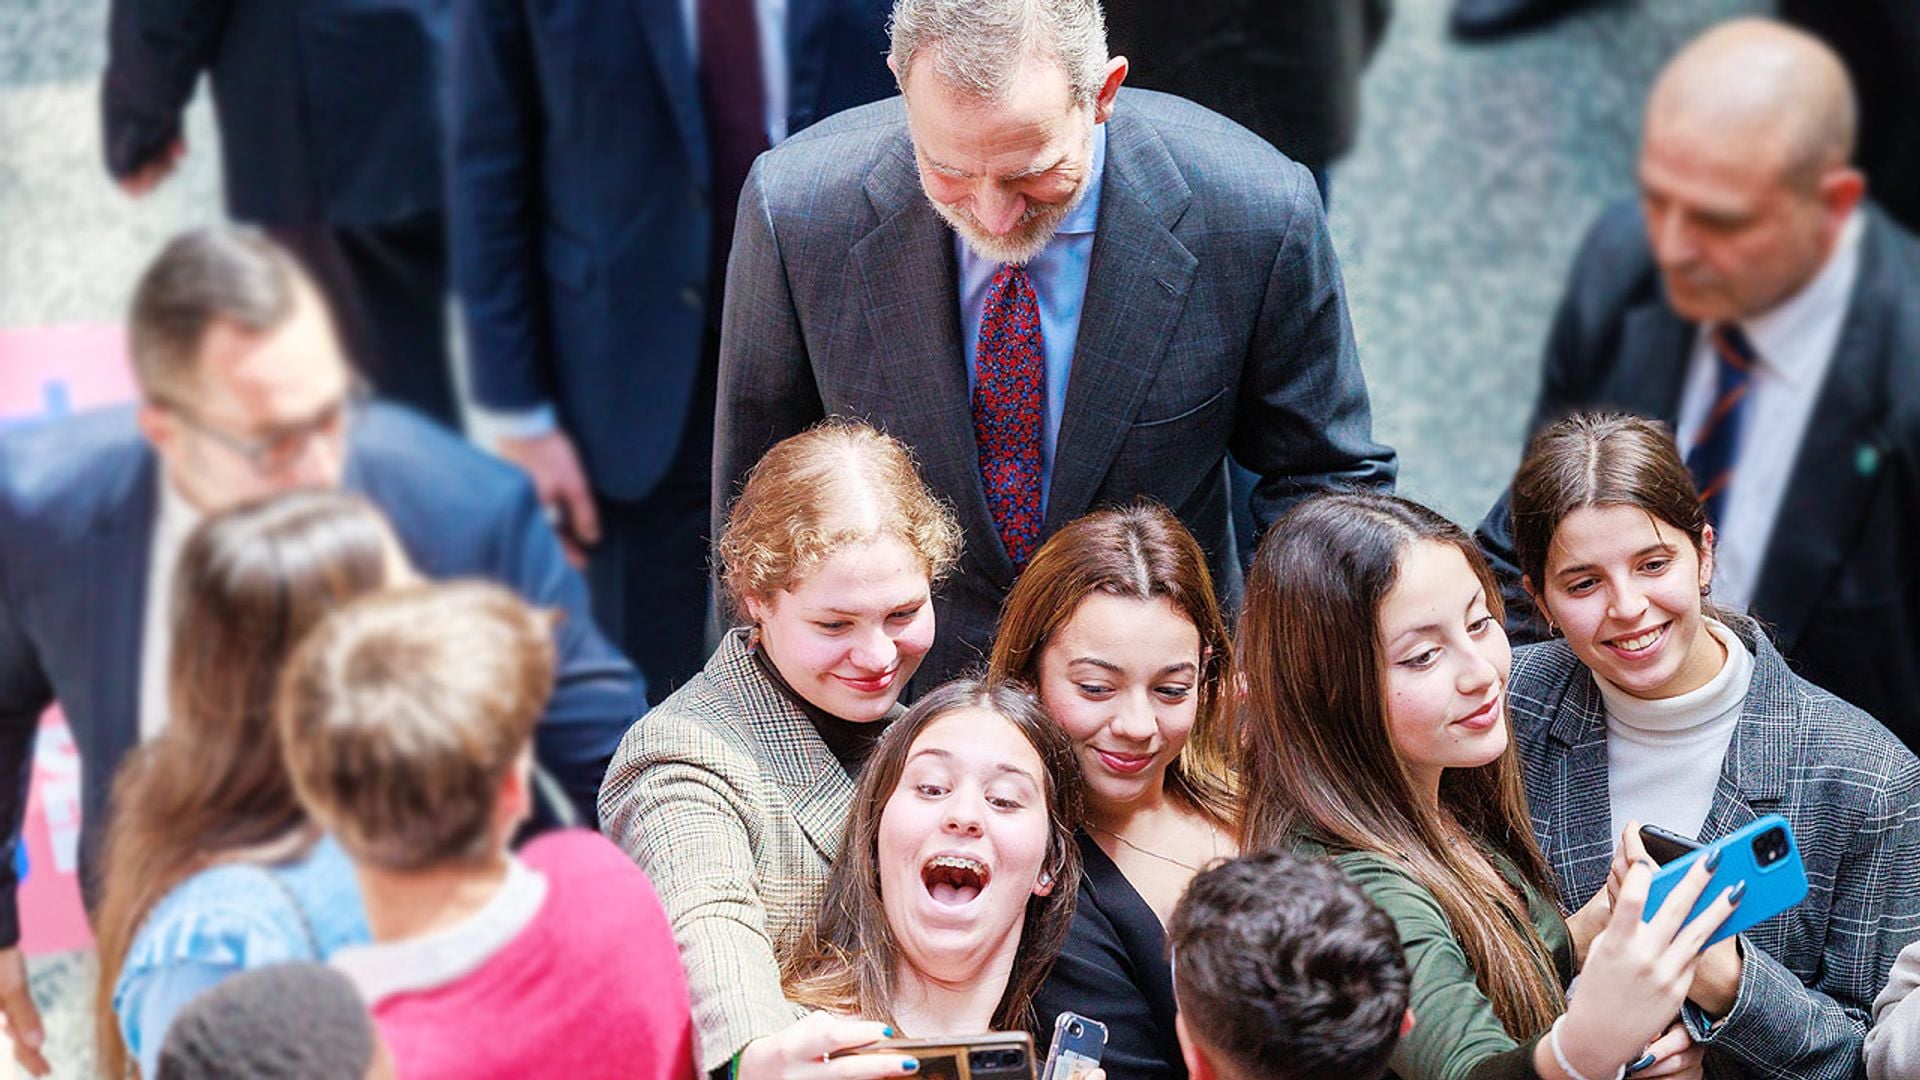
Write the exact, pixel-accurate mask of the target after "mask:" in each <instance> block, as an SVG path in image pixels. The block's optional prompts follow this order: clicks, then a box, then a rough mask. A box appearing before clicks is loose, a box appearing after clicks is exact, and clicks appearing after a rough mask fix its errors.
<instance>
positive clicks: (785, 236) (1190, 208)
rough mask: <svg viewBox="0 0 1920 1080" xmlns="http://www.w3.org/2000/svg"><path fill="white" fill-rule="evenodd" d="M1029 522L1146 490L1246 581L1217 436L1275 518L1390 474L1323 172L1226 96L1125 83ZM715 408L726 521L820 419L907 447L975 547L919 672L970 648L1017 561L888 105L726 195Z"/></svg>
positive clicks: (954, 291) (926, 677)
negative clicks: (984, 481)
mask: <svg viewBox="0 0 1920 1080" xmlns="http://www.w3.org/2000/svg"><path fill="white" fill-rule="evenodd" d="M1101 177H1102V179H1101V188H1100V213H1099V218H1098V221H1097V222H1096V224H1095V232H1094V240H1093V253H1092V261H1091V262H1090V264H1089V266H1088V271H1087V291H1086V302H1085V306H1084V308H1083V310H1082V312H1081V315H1080V322H1079V338H1078V341H1077V343H1076V344H1075V346H1074V354H1073V363H1072V372H1071V374H1070V375H1069V377H1068V380H1067V382H1068V384H1067V390H1066V404H1065V407H1064V410H1063V415H1062V416H1061V420H1060V434H1059V439H1058V442H1057V445H1056V447H1055V451H1054V464H1053V480H1052V484H1051V486H1050V487H1049V488H1048V492H1047V499H1046V516H1045V519H1044V521H1043V522H1042V524H1041V532H1042V536H1043V538H1044V537H1045V536H1050V535H1052V534H1053V533H1054V532H1056V531H1057V530H1058V529H1059V528H1060V527H1061V526H1062V525H1064V524H1066V523H1067V522H1069V521H1072V520H1073V519H1075V518H1077V517H1080V516H1081V515H1083V514H1085V513H1087V512H1088V511H1090V510H1094V509H1097V508H1099V507H1102V506H1110V505H1114V504H1122V503H1131V502H1133V501H1134V500H1136V499H1139V498H1142V497H1146V498H1151V499H1155V500H1158V501H1159V502H1161V503H1163V504H1164V505H1165V506H1166V507H1167V508H1168V509H1169V510H1171V511H1173V513H1174V514H1175V515H1177V516H1178V517H1179V518H1180V520H1181V521H1182V522H1183V523H1185V524H1186V526H1187V528H1188V529H1190V530H1191V531H1192V532H1193V535H1194V538H1195V539H1197V540H1198V541H1199V542H1200V546H1201V548H1202V549H1204V550H1205V551H1206V553H1207V559H1208V563H1209V566H1210V568H1211V570H1212V571H1213V575H1214V581H1215V583H1216V585H1217V586H1218V587H1219V589H1220V593H1221V595H1222V596H1224V597H1227V598H1228V599H1229V601H1230V602H1231V601H1233V600H1234V599H1236V598H1237V597H1238V596H1239V592H1240V564H1239V561H1238V559H1236V558H1235V548H1234V542H1235V538H1234V536H1233V530H1232V525H1231V523H1230V520H1229V515H1228V497H1227V479H1226V475H1227V474H1226V469H1225V461H1226V456H1227V452H1228V450H1229V449H1231V450H1232V452H1233V455H1234V457H1235V458H1236V459H1237V460H1238V461H1239V462H1240V463H1241V464H1243V465H1245V466H1246V467H1247V468H1249V469H1252V470H1253V471H1254V472H1256V473H1258V474H1259V475H1260V477H1261V480H1260V483H1259V485H1258V487H1257V488H1256V489H1255V491H1254V495H1253V510H1254V519H1255V521H1256V523H1257V524H1259V525H1261V526H1264V525H1265V524H1267V523H1268V522H1271V521H1272V520H1273V519H1275V518H1277V517H1279V516H1280V514H1281V513H1282V512H1283V511H1285V510H1286V509H1287V507H1288V506H1290V505H1292V504H1293V503H1294V502H1295V501H1297V500H1299V499H1301V498H1303V497H1305V496H1307V495H1310V494H1313V493H1315V492H1318V491H1324V490H1326V489H1329V488H1339V487H1361V488H1371V487H1381V488H1385V487H1391V486H1392V483H1393V477H1394V456H1393V451H1392V450H1389V449H1388V448H1386V447H1384V446H1381V445H1380V444H1378V443H1376V442H1374V441H1373V437H1372V422H1371V419H1370V416H1371V414H1370V413H1369V411H1368V405H1367V388H1366V382H1365V380H1364V379H1363V378H1362V375H1361V371H1360V362H1359V358H1358V356H1357V354H1356V352H1355V348H1354V341H1353V329H1352V326H1351V325H1350V323H1349V322H1348V319H1347V301H1346V293H1345V290H1344V287H1343V286H1342V284H1341V281H1340V267H1339V264H1338V262H1337V261H1336V260H1335V258H1334V251H1333V242H1332V239H1331V237H1330V236H1329V235H1328V233H1327V223H1326V217H1325V215H1324V214H1323V213H1322V212H1321V209H1320V199H1319V195H1318V194H1317V193H1316V192H1315V189H1314V184H1313V177H1312V176H1311V175H1309V174H1308V172H1307V170H1305V169H1303V168H1301V167H1300V166H1299V165H1296V164H1294V163H1293V162H1291V161H1288V160H1287V159H1286V158H1284V157H1282V156H1281V155H1280V153H1279V152H1278V151H1276V150H1274V149H1273V147H1271V146H1269V145H1267V144H1266V143H1264V142H1262V141H1261V140H1260V139H1258V138H1257V137H1255V136H1254V135H1253V134H1252V133H1251V132H1249V131H1247V130H1246V129H1245V128H1242V127H1240V126H1238V125H1236V124H1234V123H1232V122H1231V121H1229V120H1227V119H1226V118H1225V117H1222V116H1220V115H1218V114H1216V113H1211V112H1208V111H1207V110H1205V109H1203V108H1201V107H1199V106H1198V105H1194V104H1192V103H1191V102H1187V101H1182V100H1180V99H1179V98H1175V97H1169V96H1167V95H1165V94H1155V93H1150V92H1148V91H1144V90H1122V91H1121V92H1120V100H1119V103H1118V105H1117V106H1116V109H1115V111H1114V114H1113V118H1112V119H1111V120H1109V121H1108V122H1107V157H1106V166H1105V169H1104V171H1103V172H1102V174H1101ZM734 237H735V239H734V244H733V254H732V258H731V261H730V262H729V263H728V268H727V299H726V312H725V318H724V320H723V324H722V328H721V333H720V374H719V405H718V409H717V412H716V413H715V435H714V470H713V483H714V489H713V495H714V500H713V521H714V525H715V529H716V532H717V530H718V527H719V525H720V523H721V522H723V521H724V520H725V513H726V506H727V503H728V501H729V500H730V499H731V497H732V495H733V494H734V492H735V491H737V490H738V487H737V485H738V484H739V482H740V479H741V477H742V476H743V475H744V474H745V473H746V471H747V470H748V469H749V468H751V467H752V466H753V464H754V463H755V462H757V461H759V460H760V457H761V455H762V454H764V453H765V452H766V450H767V448H768V447H770V446H772V445H773V444H774V443H776V442H778V441H780V440H781V439H784V438H786V437H787V436H789V435H793V434H796V433H798V432H800V431H801V430H803V429H805V428H806V427H807V426H808V425H809V424H812V423H814V422H815V421H818V420H820V419H822V418H823V417H826V416H831V415H842V416H855V417H860V418H863V419H865V420H867V421H869V422H871V423H873V424H875V425H877V426H879V427H881V428H882V429H884V430H886V431H887V432H888V433H890V434H892V435H893V436H894V437H896V438H898V439H900V440H901V441H902V442H904V443H906V444H907V445H908V446H910V447H912V448H913V450H914V452H915V454H917V455H918V457H919V460H920V466H921V471H922V473H923V475H924V476H925V478H926V481H927V485H928V486H929V487H930V488H932V489H933V490H934V491H935V492H936V493H937V494H939V496H940V497H941V498H943V499H945V500H946V501H948V502H949V503H951V504H952V505H953V507H954V510H955V512H956V514H957V515H958V517H959V519H960V524H961V526H962V528H964V529H965V530H966V537H967V543H966V549H965V551H963V552H962V553H961V557H960V566H959V568H958V570H957V572H956V573H955V574H954V575H953V578H952V579H951V580H950V581H949V583H948V584H947V586H946V588H944V589H942V590H941V592H940V594H939V595H937V596H936V597H934V606H935V608H936V610H937V613H938V616H939V620H940V636H939V637H938V638H937V639H936V640H935V641H934V645H933V650H932V651H931V652H930V653H928V655H927V659H926V661H925V662H924V663H923V664H922V665H921V667H920V672H919V674H918V676H917V677H916V679H915V685H916V687H919V686H931V685H933V684H935V683H938V682H940V681H941V680H943V679H946V678H948V677H950V676H952V675H954V674H955V673H957V672H959V671H960V670H962V669H964V668H967V667H969V666H972V665H975V664H978V663H980V662H981V661H982V660H983V659H984V657H985V654H986V649H987V647H988V645H990V644H991V643H992V641H993V634H994V625H995V622H996V621H997V619H998V616H999V612H1000V604H1001V601H1002V600H1003V599H1004V598H1005V596H1006V593H1007V590H1008V589H1009V588H1010V587H1011V586H1012V584H1013V579H1014V565H1013V562H1012V560H1011V559H1009V558H1008V557H1007V553H1006V550H1005V548H1003V547H1002V546H1001V543H1000V538H999V534H998V532H997V531H996V530H995V529H994V526H993V517H992V514H991V512H990V511H989V510H988V509H987V499H986V495H985V493H984V491H983V490H982V486H981V480H980V462H979V455H978V453H977V451H976V448H975V443H974V434H973V411H972V404H971V400H970V398H969V396H968V391H967V359H966V353H965V349H964V347H963V346H962V344H961V341H962V335H961V328H960V300H959V291H958V287H957V286H956V284H955V280H956V275H957V270H956V268H955V258H954V249H953V232H952V230H950V229H949V228H948V227H947V225H946V223H945V222H943V221H942V220H941V219H940V217H939V215H937V214H936V213H935V212H934V210H933V206H932V204H931V203H929V202H928V200H927V196H926V193H925V192H924V191H923V190H922V189H921V186H920V176H919V173H918V171H917V170H916V168H915V165H914V151H913V142H912V140H911V138H910V137H909V135H908V132H907V121H906V110H905V108H904V107H903V106H902V105H901V102H900V99H898V98H893V99H890V100H887V101H881V102H876V103H874V104H872V105H867V106H863V107H861V108H858V109H850V110H848V111H846V112H843V113H841V114H839V115H838V116H835V117H832V118H830V119H828V120H824V121H821V122H820V123H818V124H816V125H814V126H813V127H811V128H808V129H807V130H806V131H804V132H801V133H800V134H799V135H796V136H794V137H793V138H791V139H788V140H787V141H786V142H784V143H782V144H780V146H778V147H776V148H775V149H773V150H771V151H769V152H767V153H765V154H762V155H761V156H760V159H759V161H757V162H756V163H755V164H754V167H753V172H752V175H750V176H749V177H748V178H747V184H746V188H745V190H744V191H742V193H741V195H740V213H739V218H738V224H737V226H736V230H735V233H734Z"/></svg>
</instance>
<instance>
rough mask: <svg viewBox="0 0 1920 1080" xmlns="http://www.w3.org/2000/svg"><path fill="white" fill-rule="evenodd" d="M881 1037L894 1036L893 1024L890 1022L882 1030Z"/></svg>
mask: <svg viewBox="0 0 1920 1080" xmlns="http://www.w3.org/2000/svg"><path fill="white" fill-rule="evenodd" d="M880 1037H881V1038H883V1039H891V1038H893V1025H892V1024H888V1025H887V1026H886V1027H885V1028H884V1029H882V1030H881V1032H880Z"/></svg>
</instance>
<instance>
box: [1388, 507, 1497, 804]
mask: <svg viewBox="0 0 1920 1080" xmlns="http://www.w3.org/2000/svg"><path fill="white" fill-rule="evenodd" d="M1379 621H1380V647H1381V649H1382V654H1381V655H1382V656H1383V657H1384V659H1385V663H1386V690H1387V726H1388V728H1389V730H1390V731H1391V733H1392V736H1393V746H1394V750H1395V751H1396V752H1397V753H1398V754H1399V755H1400V760H1401V761H1403V762H1405V763H1406V765H1407V767H1408V770H1409V771H1410V772H1411V773H1412V774H1413V776H1414V777H1415V779H1416V781H1417V782H1418V783H1419V784H1420V785H1421V790H1424V791H1430V792H1434V793H1437V792H1438V791H1439V788H1440V774H1441V772H1442V771H1444V770H1446V769H1473V768H1478V767H1480V766H1482V765H1485V764H1487V763H1488V762H1491V761H1493V760H1495V759H1497V758H1498V757H1499V756H1500V755H1501V754H1502V753H1504V752H1505V751H1506V749H1507V715H1506V689H1507V675H1508V673H1509V672H1510V671H1511V670H1512V667H1513V653H1512V652H1511V651H1510V650H1509V649H1508V647H1507V633H1506V631H1505V630H1504V629H1502V628H1501V626H1500V620H1498V619H1496V618H1494V617H1493V612H1492V609H1491V608H1489V607H1488V605H1487V592H1486V588H1485V587H1484V586H1483V585H1482V584H1481V583H1480V578H1479V577H1478V576H1477V575H1475V574H1474V572H1473V568H1472V567H1471V566H1469V565H1468V564H1467V559H1466V556H1465V555H1462V554H1461V553H1460V549H1459V548H1456V547H1454V546H1453V545H1452V544H1442V543H1435V542H1432V541H1422V542H1420V543H1417V544H1415V545H1413V546H1412V547H1410V548H1408V549H1407V551H1406V553H1405V554H1403V555H1402V556H1401V557H1400V580H1399V581H1398V582H1397V583H1395V585H1394V587H1393V589H1392V591H1390V592H1388V593H1387V595H1386V597H1385V599H1383V600H1382V601H1381V602H1380V620H1379Z"/></svg>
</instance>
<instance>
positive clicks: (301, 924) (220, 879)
mask: <svg viewBox="0 0 1920 1080" xmlns="http://www.w3.org/2000/svg"><path fill="white" fill-rule="evenodd" d="M367 940H369V935H368V932H367V913H366V909H365V907H364V906H362V904H361V902H360V885H359V882H358V881H357V880H356V879H355V878H354V876H353V863H352V862H351V861H350V860H349V859H348V858H347V855H346V852H344V851H342V850H340V845H339V844H337V843H335V842H334V840H333V838H332V837H322V838H321V839H320V840H319V841H317V842H316V843H315V844H314V845H313V847H311V848H310V849H308V851H307V853H306V854H305V856H303V857H302V858H299V859H296V860H294V861H292V862H287V863H280V864H277V865H271V866H269V865H263V864H259V863H240V862H234V863H223V864H221V865H219V866H213V867H209V868H207V869H205V870H202V871H200V872H199V873H197V874H195V875H193V876H192V877H190V878H188V879H186V880H185V881H183V882H181V883H180V884H178V885H176V886H174V887H173V890H172V891H171V892H169V893H167V895H166V896H164V897H162V898H161V900H160V902H159V903H158V904H156V905H154V908H153V910H152V911H151V912H149V913H148V914H147V918H146V921H145V922H143V923H141V924H140V932H139V933H138V934H136V935H134V939H133V944H132V945H130V946H129V947H128V949H127V958H126V961H125V963H124V964H122V965H121V968H120V978H119V979H118V981H116V982H115V983H114V987H113V1012H114V1015H115V1016H117V1017H118V1018H119V1020H120V1035H121V1037H122V1038H123V1039H125V1040H126V1044H127V1050H128V1052H129V1053H130V1054H131V1055H132V1056H133V1057H134V1058H135V1059H136V1060H138V1061H139V1062H140V1074H141V1075H142V1076H156V1075H158V1074H159V1073H158V1070H159V1063H160V1047H161V1045H162V1044H163V1043H164V1042H165V1041H166V1037H167V1028H168V1027H169V1026H171V1025H172V1024H173V1018H174V1017H175V1016H178V1015H179V1013H180V1010H181V1009H183V1008H185V1007H186V1005H187V1003H188V1002H189V1001H192V1000H193V999H194V998H195V997H196V996H198V995H199V994H200V993H201V992H203V991H205V990H207V989H209V988H211V987H212V986H213V985H214V984H216V983H218V982H220V981H221V980H222V979H225V978H227V977H228V976H230V975H235V974H238V973H240V972H242V971H251V970H253V969H254V968H261V967H266V966H267V965H268V964H278V963H284V962H287V961H293V960H310V961H322V960H325V959H327V958H328V957H329V956H331V955H333V953H334V951H335V950H337V949H340V948H341V947H343V946H346V945H358V944H364V943H365V942H366V941H367Z"/></svg>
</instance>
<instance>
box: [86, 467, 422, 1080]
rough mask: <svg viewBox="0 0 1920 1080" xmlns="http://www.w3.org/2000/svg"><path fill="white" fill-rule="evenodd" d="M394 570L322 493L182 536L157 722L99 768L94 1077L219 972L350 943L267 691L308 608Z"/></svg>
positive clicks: (146, 1040) (351, 888)
mask: <svg viewBox="0 0 1920 1080" xmlns="http://www.w3.org/2000/svg"><path fill="white" fill-rule="evenodd" d="M411 576H412V570H411V569H410V568H409V567H408V566H407V562H406V556H405V555H402V554H401V553H400V547H399V541H397V540H395V539H394V536H393V533H392V532H391V531H389V530H388V528H387V526H386V523H385V522H384V521H382V520H381V519H380V515H379V513H378V512H376V511H375V510H373V509H372V508H371V507H369V506H368V505H367V504H365V503H364V502H361V501H360V500H359V499H357V498H354V497H352V496H350V495H342V494H338V493H335V492H320V491H298V492H289V493H287V494H285V495H278V496H273V497H271V498H269V499H267V500H265V501H263V502H257V503H247V504H243V505H241V506H238V507H235V508H234V509H232V510H227V511H224V512H222V513H219V514H216V515H214V516H212V517H210V518H208V519H207V520H206V521H204V522H202V523H201V525H200V527H199V528H197V529H195V530H194V533H193V535H192V536H191V537H190V538H189V539H188V541H187V545H186V548H185V550H183V551H182V552H181V555H180V567H179V571H178V575H177V580H176V586H177V587H176V588H175V589H174V590H173V598H172V602H171V605H170V606H171V609H172V611H173V619H172V621H173V625H174V634H173V640H174V641H175V642H176V643H177V645H176V647H175V648H174V650H173V655H172V658H171V662H170V665H169V666H170V670H169V672H168V679H167V688H168V695H169V698H170V700H171V702H172V710H171V712H172V720H171V722H170V723H169V724H168V725H167V726H166V728H165V729H164V730H162V731H161V732H160V733H159V734H158V735H156V736H155V737H154V738H153V739H152V740H150V741H149V742H148V743H147V744H146V745H144V746H142V747H140V748H138V749H136V750H134V751H133V752H132V753H131V754H129V755H128V757H127V760H126V762H125V763H123V764H122V765H121V767H120V771H119V774H118V775H117V776H116V777H115V778H114V788H113V802H112V807H113V820H112V823H111V824H110V825H109V826H108V831H107V840H106V847H105V848H104V852H103V857H102V863H103V866H104V870H103V872H102V873H101V875H100V882H101V884H100V888H101V899H100V907H99V913H98V917H97V918H96V919H95V921H94V926H95V929H96V931H97V937H96V940H97V942H98V945H99V954H100V980H99V987H98V990H97V992H96V995H95V1008H94V1038H95V1041H96V1043H97V1045H98V1046H99V1056H98V1058H97V1060H98V1061H99V1063H100V1072H101V1073H102V1074H103V1075H106V1076H120V1075H122V1074H123V1072H124V1071H125V1068H126V1065H127V1064H128V1062H130V1061H132V1062H138V1063H139V1066H140V1074H141V1075H142V1076H152V1075H154V1070H155V1066H156V1064H157V1063H158V1061H159V1058H160V1047H161V1044H162V1042H163V1041H164V1040H165V1039H166V1037H167V1029H168V1027H169V1026H170V1025H171V1024H172V1023H173V1021H174V1017H175V1016H176V1015H177V1014H178V1013H179V1012H180V1010H181V1008H182V1007H183V1006H185V1005H186V1003H187V1002H189V1001H191V1000H192V999H193V998H194V997H196V996H197V995H199V994H200V993H202V992H204V991H206V990H207V989H209V988H210V987H213V986H215V985H217V984H219V983H220V982H221V981H223V980H225V979H226V978H228V977H229V976H232V975H234V974H235V973H237V972H241V971H247V970H250V969H252V968H258V967H264V966H266V965H268V964H276V963H280V962H283V961H287V960H325V959H326V958H327V957H328V956H330V955H331V954H332V953H333V951H334V950H336V949H338V948H340V947H341V946H342V945H350V944H355V943H358V942H362V941H365V940H366V938H367V917H366V912H365V911H364V910H363V909H362V907H361V905H360V888H359V886H358V885H357V884H355V882H354V880H353V866H352V864H351V863H349V862H348V861H347V857H346V854H345V853H344V852H342V851H341V850H340V846H339V845H338V844H336V843H334V842H333V840H332V839H331V838H330V837H327V836H324V835H322V834H321V832H320V830H319V829H318V828H317V827H316V826H315V825H314V824H313V823H312V822H311V821H310V820H309V819H308V818H307V814H306V811H305V810H304V809H303V808H302V807H301V806H300V804H299V802H298V800H296V799H295V798H294V794H293V781H292V780H291V779H290V778H289V777H288V775H287V767H286V763H285V762H284V761H282V760H281V755H280V735H279V731H278V729H277V728H275V726H274V723H273V694H274V688H275V686H276V685H277V683H278V680H279V678H280V669H281V667H282V665H284V664H285V662H286V659H287V656H288V654H290V653H292V652H293V649H294V646H295V645H298V644H299V643H300V639H301V638H302V637H303V636H304V635H305V634H306V633H307V631H308V630H310V629H311V628H312V627H313V626H314V624H316V623H318V622H319V621H320V617H321V616H322V615H324V614H326V613H327V612H328V611H330V610H332V609H333V608H335V607H338V606H340V605H341V604H344V603H346V602H347V601H349V600H351V599H353V598H354V597H356V596H361V595H364V594H366V593H369V592H373V591H376V590H378V589H381V588H384V587H387V586H389V585H394V584H399V583H402V582H404V581H406V580H407V579H409V578H410V577H411Z"/></svg>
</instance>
